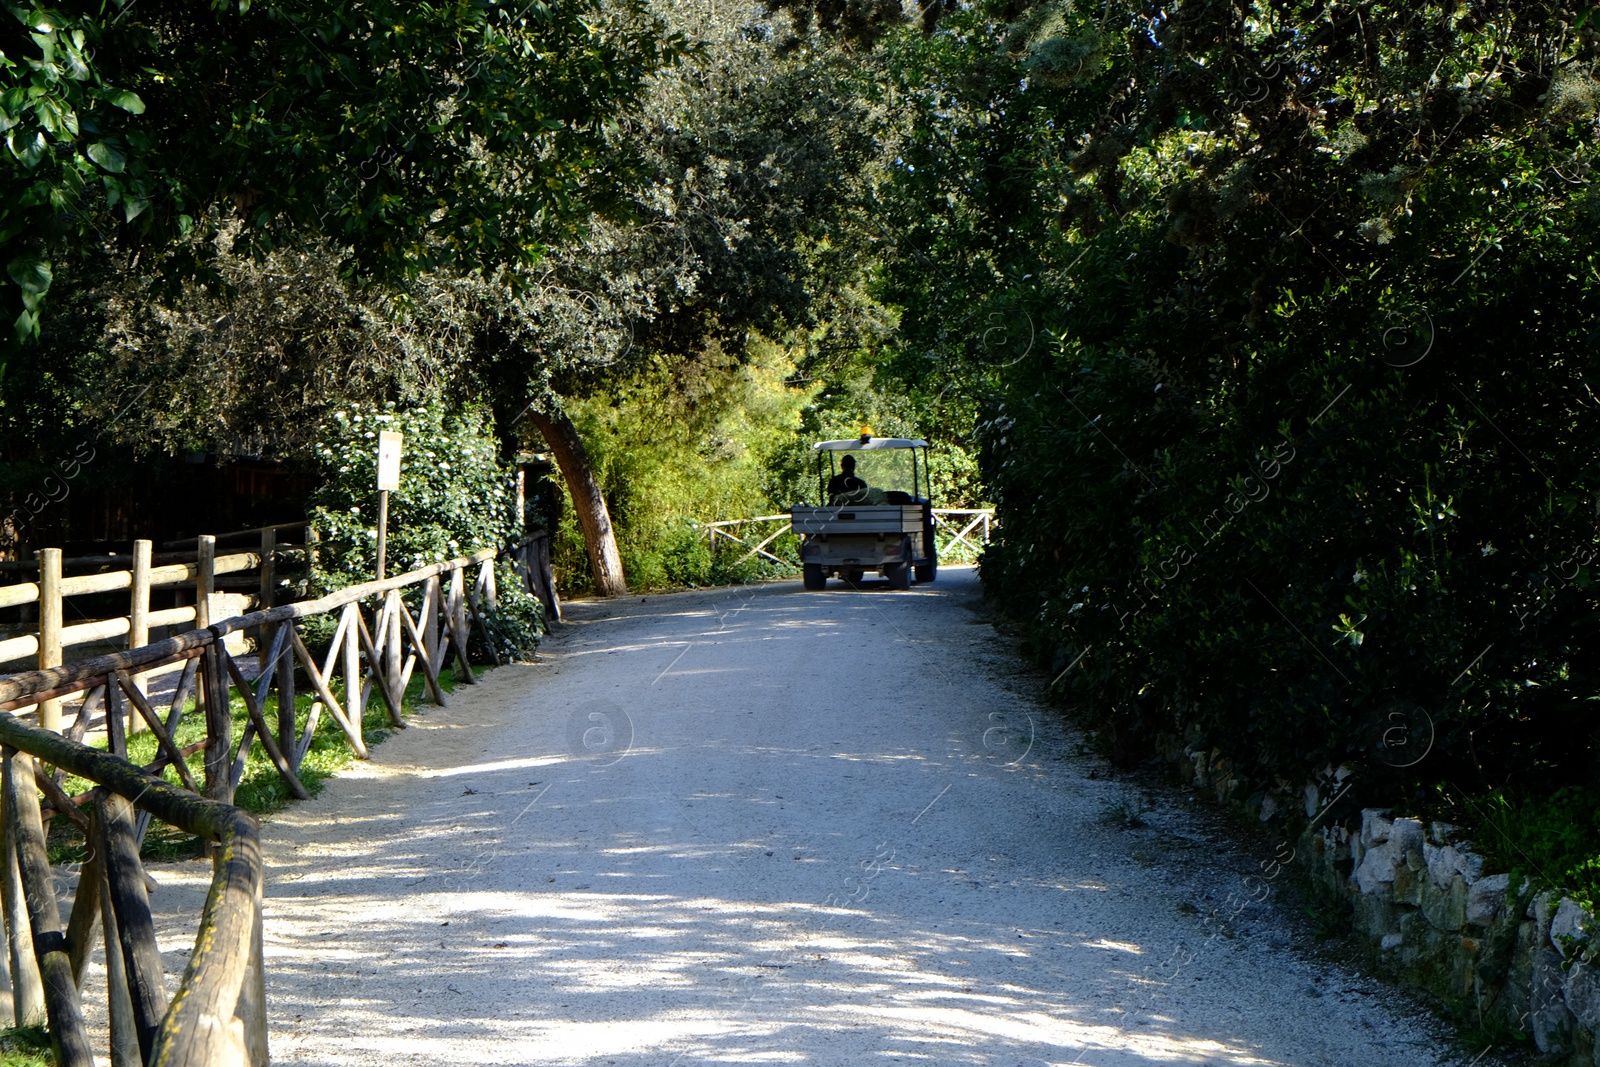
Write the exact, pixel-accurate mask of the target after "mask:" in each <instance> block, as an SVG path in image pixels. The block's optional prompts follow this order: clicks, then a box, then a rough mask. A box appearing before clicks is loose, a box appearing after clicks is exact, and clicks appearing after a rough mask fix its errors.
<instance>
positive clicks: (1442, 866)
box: [1422, 844, 1457, 889]
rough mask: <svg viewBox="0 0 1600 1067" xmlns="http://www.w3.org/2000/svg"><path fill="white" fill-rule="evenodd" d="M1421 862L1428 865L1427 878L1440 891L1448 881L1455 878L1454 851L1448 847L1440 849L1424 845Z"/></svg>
mask: <svg viewBox="0 0 1600 1067" xmlns="http://www.w3.org/2000/svg"><path fill="white" fill-rule="evenodd" d="M1422 860H1423V862H1424V863H1426V864H1427V865H1428V878H1429V879H1430V880H1432V882H1433V884H1434V885H1436V886H1438V887H1439V888H1440V889H1443V888H1444V887H1445V886H1447V885H1449V884H1450V879H1452V878H1454V877H1455V876H1456V873H1457V872H1456V860H1457V856H1456V850H1455V849H1453V848H1451V847H1450V846H1449V845H1445V846H1444V847H1442V848H1440V847H1436V846H1434V845H1429V844H1424V845H1423V846H1422Z"/></svg>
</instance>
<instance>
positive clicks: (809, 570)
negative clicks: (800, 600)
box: [800, 563, 828, 590]
mask: <svg viewBox="0 0 1600 1067" xmlns="http://www.w3.org/2000/svg"><path fill="white" fill-rule="evenodd" d="M800 572H801V578H800V580H801V581H802V582H804V583H805V587H806V588H807V589H812V590H815V589H821V588H822V587H823V586H825V585H827V584H828V576H827V575H825V574H823V573H822V564H820V563H806V564H803V565H802V566H801V568H800Z"/></svg>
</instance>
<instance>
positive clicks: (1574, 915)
mask: <svg viewBox="0 0 1600 1067" xmlns="http://www.w3.org/2000/svg"><path fill="white" fill-rule="evenodd" d="M1592 921H1593V920H1592V918H1591V916H1590V915H1589V913H1588V912H1586V911H1584V910H1583V908H1582V906H1580V905H1579V904H1578V902H1577V901H1575V900H1568V899H1567V898H1566V897H1562V898H1561V903H1560V904H1559V905H1557V907H1556V912H1555V915H1554V916H1552V917H1551V919H1550V944H1551V945H1553V946H1555V950H1556V951H1557V952H1559V953H1561V955H1562V956H1570V955H1572V954H1573V952H1574V951H1575V950H1576V948H1577V947H1578V946H1577V944H1576V942H1581V941H1582V940H1583V939H1584V938H1585V936H1586V935H1587V930H1588V926H1589V924H1590V923H1591V922H1592Z"/></svg>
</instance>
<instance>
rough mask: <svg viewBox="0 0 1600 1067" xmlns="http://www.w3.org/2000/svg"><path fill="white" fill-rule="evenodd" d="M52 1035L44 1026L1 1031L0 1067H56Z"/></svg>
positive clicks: (13, 1027)
mask: <svg viewBox="0 0 1600 1067" xmlns="http://www.w3.org/2000/svg"><path fill="white" fill-rule="evenodd" d="M55 1062H56V1061H55V1058H54V1056H53V1055H52V1054H51V1051H50V1035H49V1034H47V1033H45V1029H44V1027H42V1026H8V1027H6V1028H4V1029H0V1067H54V1065H55Z"/></svg>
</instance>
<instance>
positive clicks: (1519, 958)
mask: <svg viewBox="0 0 1600 1067" xmlns="http://www.w3.org/2000/svg"><path fill="white" fill-rule="evenodd" d="M1535 944H1537V942H1536V940H1535V938H1534V927H1533V920H1531V919H1529V920H1526V921H1524V922H1523V923H1521V924H1520V925H1519V926H1518V927H1517V939H1516V943H1515V944H1514V945H1513V947H1512V953H1511V965H1510V967H1509V968H1507V970H1506V978H1505V981H1504V982H1502V983H1500V994H1499V997H1498V999H1497V1003H1498V1004H1499V1005H1500V1008H1501V1012H1502V1017H1503V1018H1505V1019H1507V1020H1509V1021H1511V1022H1515V1023H1517V1024H1518V1027H1519V1028H1521V1027H1522V1026H1523V1025H1524V1023H1522V1022H1520V1020H1525V1019H1526V1018H1527V1017H1528V1014H1529V1013H1530V1012H1531V1011H1532V1010H1533V1008H1532V1005H1531V1004H1530V1003H1529V1001H1528V990H1529V989H1530V988H1532V986H1533V955H1534V946H1535Z"/></svg>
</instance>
